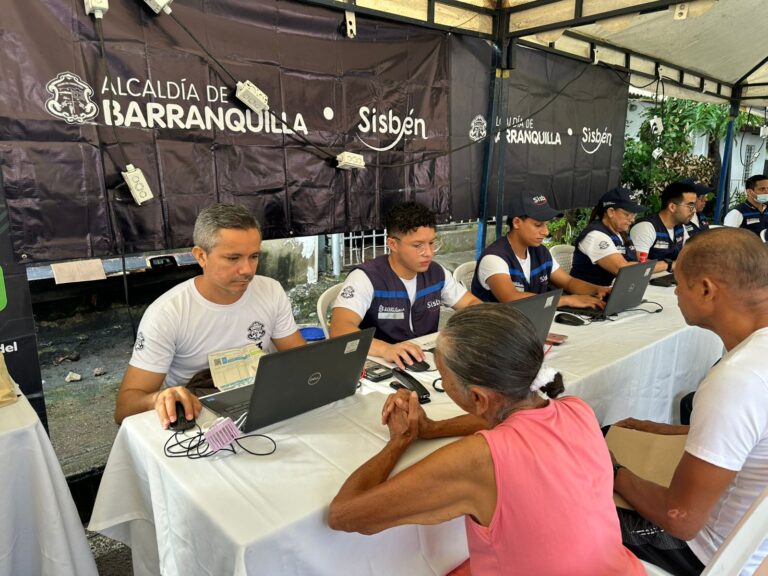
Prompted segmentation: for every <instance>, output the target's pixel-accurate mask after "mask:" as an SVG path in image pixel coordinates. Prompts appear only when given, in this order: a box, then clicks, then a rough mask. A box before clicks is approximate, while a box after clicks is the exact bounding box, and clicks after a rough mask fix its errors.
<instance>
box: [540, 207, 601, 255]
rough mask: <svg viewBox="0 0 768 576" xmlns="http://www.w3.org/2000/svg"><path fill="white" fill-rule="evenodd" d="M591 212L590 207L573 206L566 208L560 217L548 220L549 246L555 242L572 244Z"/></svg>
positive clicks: (587, 221)
mask: <svg viewBox="0 0 768 576" xmlns="http://www.w3.org/2000/svg"><path fill="white" fill-rule="evenodd" d="M591 213H592V209H591V208H574V209H572V210H566V211H565V212H564V214H563V216H562V217H560V218H555V219H554V220H550V221H549V224H548V227H549V238H550V241H549V242H548V243H547V244H548V245H549V246H554V245H555V244H573V243H574V241H575V240H576V238H578V236H579V234H581V231H582V230H584V228H585V226H586V225H587V224H588V223H589V216H590V214H591Z"/></svg>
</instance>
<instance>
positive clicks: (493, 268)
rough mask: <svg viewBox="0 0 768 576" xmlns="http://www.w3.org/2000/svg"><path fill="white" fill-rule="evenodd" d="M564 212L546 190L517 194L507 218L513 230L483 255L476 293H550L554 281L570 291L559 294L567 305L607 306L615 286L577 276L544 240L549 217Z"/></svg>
mask: <svg viewBox="0 0 768 576" xmlns="http://www.w3.org/2000/svg"><path fill="white" fill-rule="evenodd" d="M559 215H560V213H559V212H558V211H557V210H555V209H554V208H552V207H550V206H549V203H548V202H547V198H546V196H544V195H543V194H534V193H523V194H522V196H520V197H519V198H517V199H516V206H514V207H513V210H512V214H511V215H510V216H509V219H508V221H507V224H508V225H509V232H507V235H506V236H503V237H501V238H499V239H498V240H496V242H494V243H493V244H491V245H490V246H488V247H487V248H486V249H485V250H483V253H482V254H481V255H480V262H479V263H478V265H477V268H476V269H475V276H474V277H473V278H472V293H473V294H474V295H475V296H477V297H478V298H479V299H480V300H483V301H484V302H510V301H512V300H519V299H520V298H527V297H529V296H533V295H534V294H541V293H543V292H547V291H548V290H549V289H550V284H553V285H554V286H556V287H557V288H562V289H563V290H565V291H566V292H568V293H569V294H567V295H564V296H562V297H561V298H560V304H561V305H563V306H575V307H578V308H603V307H605V302H603V298H604V297H605V296H606V294H608V292H609V291H610V288H606V287H604V286H596V285H595V284H590V283H589V282H584V281H583V280H577V279H576V278H574V277H572V276H571V275H570V274H568V273H567V272H566V271H565V270H563V269H562V268H560V265H559V264H558V263H557V261H556V260H554V259H553V258H552V255H551V254H550V253H549V250H547V248H546V246H544V245H543V242H544V239H545V238H546V237H547V235H548V234H549V228H548V227H547V222H549V221H550V220H552V219H553V218H555V217H556V216H559Z"/></svg>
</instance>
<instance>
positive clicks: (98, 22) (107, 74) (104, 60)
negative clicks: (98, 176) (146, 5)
mask: <svg viewBox="0 0 768 576" xmlns="http://www.w3.org/2000/svg"><path fill="white" fill-rule="evenodd" d="M95 20H96V34H97V35H98V37H99V49H100V51H101V57H100V60H101V64H102V67H103V68H104V77H105V78H106V79H107V82H109V89H110V91H111V90H112V87H113V86H114V83H113V82H112V73H111V72H110V71H109V65H108V63H107V49H106V46H105V45H104V29H103V28H102V25H101V18H96V19H95ZM110 125H111V127H112V135H113V136H114V137H115V142H117V147H118V149H119V150H120V156H122V158H123V164H124V165H125V166H126V167H127V166H128V164H130V163H131V161H130V160H129V159H128V154H126V153H125V148H123V143H122V142H121V141H120V137H119V136H118V135H117V128H116V127H115V124H114V122H113V123H111V124H110ZM118 168H119V166H118Z"/></svg>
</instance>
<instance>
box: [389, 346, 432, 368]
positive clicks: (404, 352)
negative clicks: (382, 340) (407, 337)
mask: <svg viewBox="0 0 768 576" xmlns="http://www.w3.org/2000/svg"><path fill="white" fill-rule="evenodd" d="M384 360H386V361H387V362H394V363H395V364H397V366H398V368H402V369H403V370H405V367H406V365H407V366H410V365H411V364H413V362H414V360H418V361H419V362H421V361H423V360H424V352H423V351H422V349H421V347H420V346H419V345H418V344H414V343H413V342H399V343H397V344H390V345H389V347H388V348H387V350H386V351H385V352H384Z"/></svg>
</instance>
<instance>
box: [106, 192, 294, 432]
mask: <svg viewBox="0 0 768 576" xmlns="http://www.w3.org/2000/svg"><path fill="white" fill-rule="evenodd" d="M194 242H195V246H194V248H192V254H193V255H194V257H195V259H196V260H197V262H198V264H200V267H201V268H202V269H203V273H202V274H201V275H199V276H196V277H194V278H191V279H189V280H187V281H186V282H182V283H181V284H179V285H178V286H175V287H174V288H171V289H170V290H169V291H168V292H166V293H165V294H163V295H162V296H160V297H159V298H158V299H157V300H155V301H154V302H153V303H152V304H151V305H150V306H149V307H148V308H147V310H146V312H144V316H143V317H142V319H141V323H140V324H139V330H138V333H137V335H136V343H135V345H134V347H133V355H132V356H131V360H130V361H129V363H128V368H127V370H126V371H125V375H124V376H123V382H122V384H121V385H120V390H119V392H118V394H117V405H116V408H115V421H116V422H117V423H118V424H120V423H121V422H122V421H123V418H125V417H127V416H131V415H132V414H137V413H139V412H145V411H147V410H152V409H154V410H155V411H156V412H157V414H158V416H159V417H160V423H161V425H162V426H163V428H167V427H168V426H169V425H170V423H171V422H175V421H176V402H177V401H178V402H181V403H182V405H183V406H184V413H185V416H186V418H187V419H189V420H191V419H192V418H193V417H194V418H196V417H197V416H198V415H199V414H200V410H201V409H202V406H201V404H200V401H199V400H198V399H197V398H196V397H195V395H194V394H193V393H192V392H191V391H189V390H188V389H187V388H185V386H184V385H185V384H186V383H187V382H188V381H189V380H190V378H192V376H194V375H195V374H196V373H198V372H200V371H201V370H203V369H205V368H207V367H208V354H209V353H210V352H215V351H218V350H225V349H227V348H235V347H240V346H244V345H246V344H256V345H257V346H258V347H259V348H262V349H263V350H265V351H273V350H275V349H276V350H287V349H289V348H294V347H296V346H303V345H304V344H305V342H304V338H302V336H301V333H300V332H299V331H298V328H297V327H296V322H295V321H294V319H293V313H292V311H291V303H290V301H289V300H288V296H287V295H286V293H285V291H284V290H283V288H282V286H280V284H279V282H277V281H276V280H273V279H272V278H267V277H265V276H256V268H257V267H258V264H259V256H260V251H261V231H260V229H259V225H258V222H256V219H255V218H254V217H253V216H252V215H251V214H250V213H249V212H248V211H247V210H246V209H245V208H243V207H242V206H236V205H233V204H214V205H212V206H209V207H208V208H205V209H203V210H201V211H200V214H198V216H197V220H196V221H195V229H194Z"/></svg>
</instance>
